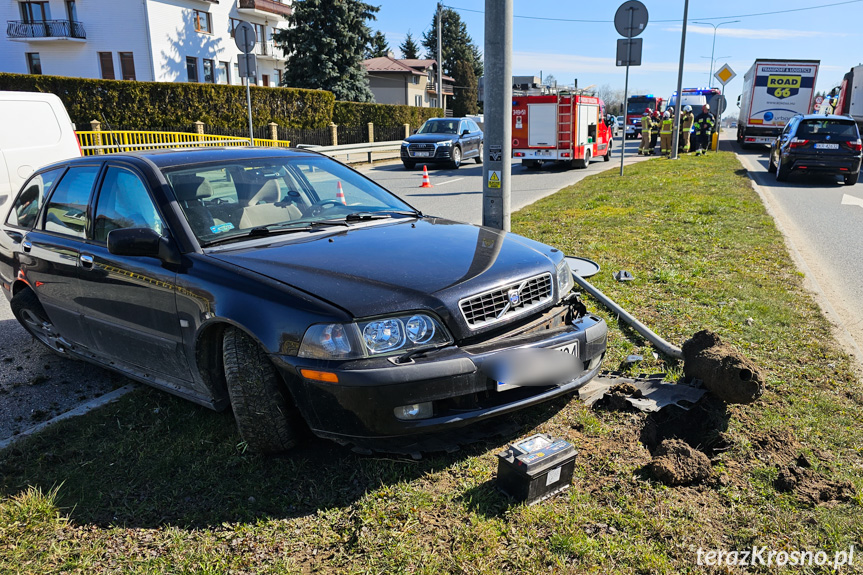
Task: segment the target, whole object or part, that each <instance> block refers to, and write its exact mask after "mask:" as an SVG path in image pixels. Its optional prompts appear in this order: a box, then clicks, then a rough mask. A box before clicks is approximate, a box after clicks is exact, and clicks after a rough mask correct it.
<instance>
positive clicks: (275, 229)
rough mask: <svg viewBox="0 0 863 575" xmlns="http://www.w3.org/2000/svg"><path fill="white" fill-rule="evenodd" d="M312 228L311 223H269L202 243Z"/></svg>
mask: <svg viewBox="0 0 863 575" xmlns="http://www.w3.org/2000/svg"><path fill="white" fill-rule="evenodd" d="M283 226H284V227H283ZM311 230H312V228H311V226H309V225H307V224H306V225H303V226H287V225H286V224H277V225H269V226H258V227H255V228H252V229H250V230H249V231H248V232H247V233H245V234H239V235H236V236H229V237H224V238H217V239H214V240H211V241H209V242H204V243H203V244H201V245H202V246H203V247H207V246H214V245H217V244H224V243H229V242H236V241H240V240H245V239H249V238H260V237H264V236H269V235H278V234H292V233H294V232H309V231H311Z"/></svg>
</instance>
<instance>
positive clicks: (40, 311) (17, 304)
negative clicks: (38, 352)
mask: <svg viewBox="0 0 863 575" xmlns="http://www.w3.org/2000/svg"><path fill="white" fill-rule="evenodd" d="M10 306H11V307H12V313H13V314H15V318H16V319H17V320H18V322H19V323H20V324H21V325H22V326H24V329H26V330H27V331H28V332H29V333H30V335H32V336H33V337H34V338H36V339H37V340H38V341H39V343H41V344H42V345H44V346H45V347H47V348H48V349H49V350H51V351H52V352H53V353H55V354H57V355H59V356H61V357H69V356H68V354H67V353H66V345H65V343H66V342H65V341H64V340H63V338H62V337H60V334H59V333H58V332H57V330H56V329H55V328H54V324H53V323H51V320H50V319H48V314H46V313H45V308H43V307H42V304H41V303H39V298H38V297H36V294H35V293H34V292H33V290H31V289H30V288H24V289H23V290H21V291H19V292H18V293H17V294H15V296H14V297H13V298H12V301H11V302H10Z"/></svg>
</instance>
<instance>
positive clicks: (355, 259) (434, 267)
mask: <svg viewBox="0 0 863 575" xmlns="http://www.w3.org/2000/svg"><path fill="white" fill-rule="evenodd" d="M556 251H557V250H554V249H553V248H551V247H549V246H547V245H545V244H541V243H539V242H535V241H533V240H529V239H527V238H524V237H521V236H518V235H516V234H511V233H506V232H502V231H500V230H494V229H491V228H484V227H478V226H474V225H470V224H462V223H457V222H453V221H450V220H445V219H436V218H423V219H419V220H414V219H410V220H400V221H391V222H387V223H374V224H369V225H360V226H356V227H353V228H350V229H345V230H343V231H339V232H335V233H315V234H314V235H313V236H306V237H302V238H297V236H296V235H291V236H278V237H275V238H273V240H272V243H270V244H265V245H263V246H262V245H259V244H258V243H257V242H256V245H255V246H254V247H243V246H241V245H240V246H237V247H236V248H231V249H227V250H226V249H224V248H223V249H220V250H218V251H212V252H209V255H210V256H211V257H213V258H216V259H219V260H222V261H224V262H226V263H230V264H233V265H236V266H240V267H242V268H245V269H248V270H250V271H253V272H256V273H259V274H262V275H264V276H267V277H270V278H272V279H275V280H277V281H280V282H283V283H285V284H288V285H290V286H292V287H295V288H297V289H300V290H303V291H305V292H307V293H309V294H312V295H314V296H315V297H317V298H320V299H322V300H325V301H326V302H328V303H331V304H333V305H336V306H338V307H340V308H342V309H344V310H345V311H347V312H348V313H349V314H351V315H352V316H353V317H356V318H362V317H369V316H375V315H380V314H387V313H392V312H398V311H407V310H417V309H431V310H433V311H435V312H436V313H437V314H438V315H440V316H441V317H442V319H444V321H446V323H447V324H448V325H450V328H451V329H453V331H454V332H455V335H457V336H458V332H466V326H465V325H463V318H462V317H461V315H460V312H458V301H459V300H460V299H462V298H464V297H466V296H469V295H472V294H476V293H480V292H483V291H485V290H488V289H492V288H495V287H499V286H500V285H501V284H503V283H507V282H514V281H517V280H520V279H525V278H528V277H532V276H535V275H537V274H540V273H542V272H549V273H552V274H554V271H555V261H556V260H557V259H559V258H560V257H562V256H559V255H557V254H555V252H556ZM553 254H555V255H554V256H553ZM553 258H554V259H553Z"/></svg>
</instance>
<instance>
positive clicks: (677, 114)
mask: <svg viewBox="0 0 863 575" xmlns="http://www.w3.org/2000/svg"><path fill="white" fill-rule="evenodd" d="M688 17H689V0H686V2H684V4H683V32H682V33H681V35H680V64H679V66H678V68H677V102H675V106H674V124H673V125H674V134H673V135H672V136H671V159H672V160H676V159H677V157H678V154H677V145H678V142H680V102H681V101H682V100H683V56H684V54H685V53H686V19H687V18H688ZM708 84H709V82H708Z"/></svg>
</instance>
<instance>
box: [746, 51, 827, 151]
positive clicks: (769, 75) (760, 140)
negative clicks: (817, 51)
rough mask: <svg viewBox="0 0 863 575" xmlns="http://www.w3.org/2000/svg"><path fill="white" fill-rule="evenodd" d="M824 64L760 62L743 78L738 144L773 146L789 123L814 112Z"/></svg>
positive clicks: (791, 61) (810, 61) (809, 61)
mask: <svg viewBox="0 0 863 575" xmlns="http://www.w3.org/2000/svg"><path fill="white" fill-rule="evenodd" d="M820 64H821V62H820V60H766V59H758V60H755V63H754V64H752V67H751V68H749V71H748V72H746V74H744V75H743V93H742V94H741V95H740V99H739V100H738V102H737V103H738V105H739V106H740V116H739V117H738V119H737V141H738V142H739V143H740V145H742V146H748V145H751V144H770V143H772V142H773V140H774V139H775V138H776V136H778V135H779V134H780V133H781V132H782V128H784V127H785V124H787V123H788V120H790V119H791V118H793V117H794V116H796V115H797V114H808V113H809V112H810V111H811V110H812V104H813V98H814V96H815V81H816V80H817V79H818V66H819V65H820Z"/></svg>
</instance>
